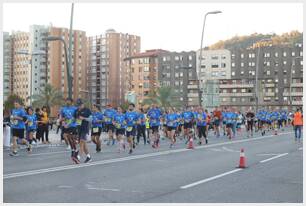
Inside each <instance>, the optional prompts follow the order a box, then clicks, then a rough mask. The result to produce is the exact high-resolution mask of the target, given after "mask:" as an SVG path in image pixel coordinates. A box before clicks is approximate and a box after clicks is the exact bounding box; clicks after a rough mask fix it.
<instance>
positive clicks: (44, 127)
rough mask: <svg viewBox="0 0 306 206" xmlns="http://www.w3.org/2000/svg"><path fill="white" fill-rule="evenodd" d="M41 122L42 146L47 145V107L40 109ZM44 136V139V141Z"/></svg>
mask: <svg viewBox="0 0 306 206" xmlns="http://www.w3.org/2000/svg"><path fill="white" fill-rule="evenodd" d="M41 121H42V134H41V138H42V142H43V144H47V143H48V144H49V143H50V142H49V117H48V113H47V107H46V106H43V107H42V117H41ZM44 136H45V137H46V141H44Z"/></svg>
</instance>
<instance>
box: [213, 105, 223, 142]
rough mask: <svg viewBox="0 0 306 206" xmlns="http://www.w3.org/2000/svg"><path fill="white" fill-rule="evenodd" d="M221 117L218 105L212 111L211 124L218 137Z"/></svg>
mask: <svg viewBox="0 0 306 206" xmlns="http://www.w3.org/2000/svg"><path fill="white" fill-rule="evenodd" d="M221 119H222V113H221V111H220V110H219V108H218V107H216V108H215V110H214V112H213V125H214V132H215V135H216V137H220V123H221Z"/></svg>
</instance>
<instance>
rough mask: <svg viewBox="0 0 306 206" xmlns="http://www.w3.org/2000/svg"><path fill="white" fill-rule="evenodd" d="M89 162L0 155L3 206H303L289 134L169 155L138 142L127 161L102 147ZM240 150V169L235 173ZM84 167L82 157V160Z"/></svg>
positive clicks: (54, 154)
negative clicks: (35, 205) (242, 164)
mask: <svg viewBox="0 0 306 206" xmlns="http://www.w3.org/2000/svg"><path fill="white" fill-rule="evenodd" d="M89 145H90V151H91V153H92V154H91V155H92V158H93V161H92V162H90V163H87V164H85V163H81V164H79V165H75V164H72V162H71V160H70V157H69V156H70V152H69V151H67V150H66V149H65V147H64V146H55V147H54V146H53V147H39V148H35V149H34V150H33V153H32V154H31V155H28V154H27V153H26V152H25V151H24V150H22V151H20V155H19V156H18V157H10V156H9V155H8V151H4V157H3V159H4V162H3V170H4V171H3V173H4V174H3V178H4V179H3V189H4V191H3V198H4V202H5V203H19V202H25V203H37V202H47V203H71V202H72V203H73V202H76V203H87V202H89V203H100V202H105V203H117V202H122V203H130V202H135V203H184V202H191V203H213V202H221V203H244V202H251V203H253V202H256V203H268V202H275V203H280V202H287V203H301V202H303V177H302V174H303V159H302V157H303V148H302V143H299V142H295V141H294V134H293V131H292V129H291V128H288V129H286V130H285V131H281V132H280V133H279V135H277V136H276V135H274V134H272V132H268V133H267V134H266V135H265V136H263V137H262V136H261V135H259V134H258V133H257V134H256V135H255V137H253V138H247V137H246V135H245V133H244V132H242V134H240V135H239V136H237V137H236V138H235V139H233V140H228V139H227V138H225V137H220V138H216V137H214V136H213V134H212V133H211V134H210V135H209V142H208V144H207V145H201V146H198V145H196V146H195V149H186V145H185V144H184V141H180V140H179V141H178V143H177V145H176V146H175V147H174V148H172V149H169V141H168V140H163V141H162V142H161V147H160V148H159V149H153V148H152V147H151V146H150V145H143V142H141V144H140V145H139V146H137V147H136V149H135V151H134V153H133V154H132V155H128V154H127V152H128V151H125V152H124V153H118V152H117V146H106V145H103V147H102V152H101V153H94V145H93V144H92V143H90V144H89ZM241 148H244V151H245V157H246V165H247V168H246V169H240V168H236V167H237V166H238V163H239V156H240V149H241ZM82 161H84V157H83V159H82Z"/></svg>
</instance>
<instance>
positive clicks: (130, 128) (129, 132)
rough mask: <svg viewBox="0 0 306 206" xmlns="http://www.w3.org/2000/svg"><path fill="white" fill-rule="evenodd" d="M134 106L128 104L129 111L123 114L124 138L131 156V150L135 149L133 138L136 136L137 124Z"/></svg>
mask: <svg viewBox="0 0 306 206" xmlns="http://www.w3.org/2000/svg"><path fill="white" fill-rule="evenodd" d="M134 109H135V105H134V104H133V103H130V104H129V109H128V111H127V112H126V113H125V121H126V137H127V141H128V143H129V146H130V150H129V154H132V152H133V149H135V136H136V126H137V122H138V113H137V112H135V111H134Z"/></svg>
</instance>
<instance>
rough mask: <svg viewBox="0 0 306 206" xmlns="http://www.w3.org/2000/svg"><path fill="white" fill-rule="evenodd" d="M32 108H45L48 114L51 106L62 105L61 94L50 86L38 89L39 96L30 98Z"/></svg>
mask: <svg viewBox="0 0 306 206" xmlns="http://www.w3.org/2000/svg"><path fill="white" fill-rule="evenodd" d="M31 98H32V99H33V100H34V101H33V103H32V104H33V106H34V107H42V106H46V107H47V110H48V112H50V108H51V107H53V106H58V105H61V104H62V103H63V94H62V92H61V91H60V90H58V89H56V88H54V87H52V85H50V84H47V85H46V86H45V88H41V89H39V94H36V95H33V96H32V97H31Z"/></svg>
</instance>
